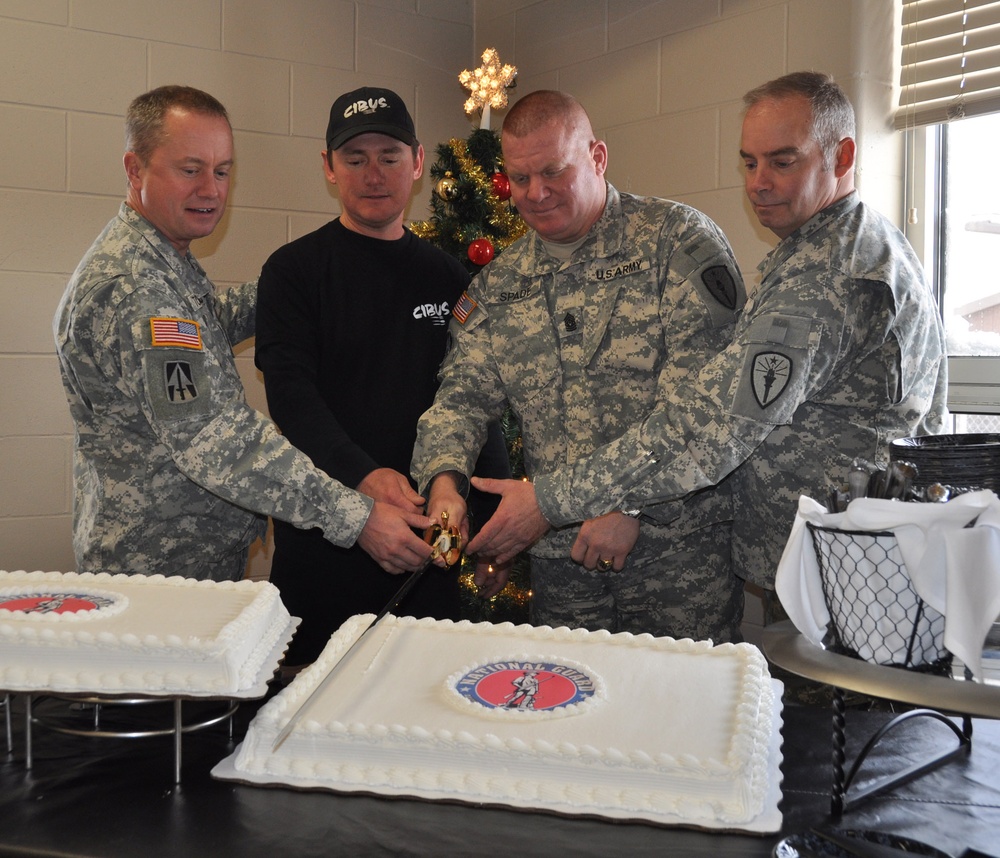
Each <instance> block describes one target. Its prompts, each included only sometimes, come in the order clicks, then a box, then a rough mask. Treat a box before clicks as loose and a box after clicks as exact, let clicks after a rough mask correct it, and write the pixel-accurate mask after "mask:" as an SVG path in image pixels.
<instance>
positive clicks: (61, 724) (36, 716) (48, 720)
mask: <svg viewBox="0 0 1000 858" xmlns="http://www.w3.org/2000/svg"><path fill="white" fill-rule="evenodd" d="M299 622H300V620H299V619H298V618H297V617H292V618H291V619H290V621H289V623H288V626H287V627H286V629H285V631H284V632H283V633H282V634H281V635H280V636H279V638H278V641H277V643H276V644H275V645H274V648H273V649H272V651H271V652H270V653H269V655H268V657H267V658H265V659H264V662H263V664H262V665H261V668H260V670H259V671H258V673H257V676H256V677H255V679H254V682H253V683H252V685H251V686H250V687H248V688H244V689H242V690H240V691H238V692H235V693H232V694H227V695H218V694H191V693H186V692H185V691H184V690H183V689H174V690H165V691H161V692H159V693H152V692H151V693H143V694H137V693H124V694H114V693H108V692H107V690H106V689H100V688H93V689H89V690H81V691H79V692H73V693H67V692H64V691H61V690H55V689H51V688H48V689H47V688H9V689H0V694H5V695H6V697H5V700H6V709H7V737H8V738H7V745H8V751H9V750H10V745H11V727H10V702H9V700H10V693H11V692H12V691H13V692H23V693H24V694H25V730H24V735H25V767H26V768H27V769H29V770H30V769H31V767H32V764H33V738H32V726H33V725H35V724H37V725H39V726H42V727H45V728H47V729H50V730H53V731H55V732H58V733H65V734H68V735H72V736H87V737H90V738H98V739H110V738H114V739H142V738H148V737H151V736H173V737H174V783H177V784H179V783H180V782H181V739H182V737H183V735H184V734H185V733H191V732H194V731H196V730H203V729H205V728H206V727H210V726H212V725H214V724H218V723H220V722H221V721H224V720H226V719H229V737H230V739H232V734H233V722H232V716H233V713H235V712H236V710H237V709H238V708H239V704H240V701H242V700H255V699H258V698H261V697H264V696H265V695H266V694H267V686H268V682H270V680H271V679H272V678H273V676H274V675H275V673H276V672H277V670H278V668H279V667H280V665H281V659H282V658H283V657H284V654H285V650H286V649H287V647H288V643H289V641H291V639H292V635H293V634H294V633H295V630H296V628H297V627H298V625H299ZM42 697H44V698H46V699H53V698H54V699H58V700H62V701H66V702H68V703H70V704H73V703H80V704H85V705H87V706H92V707H93V720H92V723H91V724H90V726H87V727H84V726H82V725H81V726H76V725H67V724H66V723H65V721H64V720H62V719H59V718H57V717H54V716H52V715H51V714H44V713H42V714H40V713H36V712H33V708H34V706H33V704H34V702H35V700H36V698H42ZM185 701H200V702H203V703H218V704H219V706H218V707H211V708H210V711H209V712H207V713H204V714H203V715H201V716H199V717H197V718H195V719H193V720H191V721H189V723H187V724H185V723H184V717H183V704H184V702H185ZM153 703H160V704H167V703H171V704H172V706H173V716H172V718H171V720H170V723H169V724H168V725H166V726H163V727H157V728H152V729H144V730H137V729H132V728H124V729H112V728H109V727H107V725H102V723H101V714H102V710H103V709H104V708H105V707H108V706H117V705H127V706H139V705H148V704H153Z"/></svg>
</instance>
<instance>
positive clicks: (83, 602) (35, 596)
mask: <svg viewBox="0 0 1000 858" xmlns="http://www.w3.org/2000/svg"><path fill="white" fill-rule="evenodd" d="M123 600H124V597H123V596H118V595H116V594H114V593H103V594H96V593H67V592H59V591H51V592H43V591H40V590H35V591H25V590H18V589H9V590H0V611H19V612H21V613H24V614H37V615H47V614H87V613H90V612H93V613H95V614H97V613H99V614H102V615H104V616H106V615H107V612H108V610H109V609H111V608H115V607H118V608H121V607H123V605H122V604H121V602H122V601H123ZM116 613H117V612H116Z"/></svg>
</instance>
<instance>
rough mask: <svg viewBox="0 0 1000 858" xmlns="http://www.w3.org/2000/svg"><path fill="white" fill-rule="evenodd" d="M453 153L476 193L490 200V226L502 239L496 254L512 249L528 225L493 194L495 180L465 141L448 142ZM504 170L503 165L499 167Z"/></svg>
mask: <svg viewBox="0 0 1000 858" xmlns="http://www.w3.org/2000/svg"><path fill="white" fill-rule="evenodd" d="M448 145H449V146H451V149H452V151H453V152H454V153H455V160H456V161H457V162H458V166H459V167H460V168H461V170H462V172H463V173H465V175H467V176H468V177H469V178H470V179H471V180H472V184H473V185H474V186H475V188H476V191H477V192H478V193H479V194H480V196H482V198H483V199H486V200H490V208H491V210H492V212H493V214H492V216H491V217H490V218H489V221H490V224H491V225H492V226H494V227H496V228H497V229H498V230H499V231H500V237H499V238H497V239H496V240H494V241H493V246H494V248H495V249H496V252H497V253H499V252H500V251H501V250H504V249H506V248H507V247H510V245H511V244H513V243H514V242H515V241H517V239H519V238H520V237H521V236H522V235H524V232H525V230H526V229H527V228H528V227H527V225H526V224H525V223H524V221H523V220H521V218H520V217H518V215H517V212H516V211H515V210H514V207H513V206H510V205H506V204H504V202H503V201H502V200H501V199H500V198H499V197H498V196H497V195H496V194H495V193H493V180H492V178H491V177H489V176H487V175H486V173H485V172H484V171H483V168H482V167H480V166H479V164H477V163H476V162H475V160H474V159H473V158H470V157H469V151H468V146H467V145H466V142H465V141H464V140H459V139H457V138H452V139H451V140H449V141H448ZM498 168H500V169H502V165H498Z"/></svg>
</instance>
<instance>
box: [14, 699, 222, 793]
mask: <svg viewBox="0 0 1000 858" xmlns="http://www.w3.org/2000/svg"><path fill="white" fill-rule="evenodd" d="M41 699H54V700H59V701H63V702H66V703H80V704H85V705H87V706H90V707H92V711H93V720H92V722H91V725H90V726H89V727H83V726H79V727H74V726H70V725H67V724H66V723H65V721H64V720H63V719H61V718H59V717H57V716H54V715H51V714H39V713H37V712H35V711H34V703H35V700H36V697H35V695H32V694H28V695H25V719H24V761H25V768H26V769H28V770H29V771H30V769H31V767H32V764H33V740H32V725H34V724H38V725H40V726H43V727H45V728H47V729H49V730H54V731H55V732H57V733H63V734H65V735H69V736H89V737H90V738H96V739H144V738H148V737H151V736H173V737H174V783H176V784H179V783H180V782H181V738H182V736H183V735H184V734H185V733H192V732H194V731H196V730H203V729H205V728H206V727H211V726H212V725H214V724H218V723H220V722H221V721H224V720H226V719H229V738H230V739H232V738H233V718H232V716H233V713H235V712H236V710H237V709H238V708H239V705H240V704H239V700H236V699H233V698H230V697H218V698H205V697H197V698H193V697H181V696H170V697H153V696H142V695H122V696H120V697H119V696H100V697H98V696H94V695H91V694H58V695H45V697H44V698H41ZM185 700H198V701H204V702H213V703H215V702H217V703H219V707H214V708H213V709H212V710H211V711H210V712H209V713H207V714H205V715H203V716H201V717H198V718H197V719H195V720H192V721H190V722H189V723H187V724H185V723H184V717H183V703H184V701H185ZM157 703H158V704H167V703H169V704H172V709H173V718H172V721H171V723H170V725H169V726H165V727H161V728H152V729H146V730H138V729H134V728H121V729H117V728H114V727H110V726H108V725H107V724H103V725H102V723H101V714H102V711H103V709H104V708H105V707H110V706H140V705H149V704H157Z"/></svg>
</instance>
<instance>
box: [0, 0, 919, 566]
mask: <svg viewBox="0 0 1000 858" xmlns="http://www.w3.org/2000/svg"><path fill="white" fill-rule="evenodd" d="M895 5H896V4H895V2H894V0H661V2H651V1H650V2H646V0H538V2H533V0H477V2H475V3H473V2H471V0H466V1H465V2H462V0H396V2H389V0H384V2H379V0H358V2H347V0H281V2H274V0H225V2H223V0H168V2H164V0H158V2H153V0H0V57H3V60H2V73H0V142H2V143H3V150H4V157H3V158H2V159H0V390H2V391H3V403H2V407H0V568H7V569H11V568H29V569H31V568H44V569H71V568H72V567H73V556H72V550H71V546H70V514H71V498H72V485H71V473H70V451H71V445H72V437H71V433H72V427H71V424H70V421H69V418H68V415H67V410H66V405H65V401H64V398H63V394H62V389H61V386H60V382H59V377H58V371H57V368H56V361H55V358H54V357H53V355H52V337H51V331H50V325H51V317H52V313H53V311H54V309H55V305H56V302H57V301H58V298H59V296H60V294H61V292H62V289H63V286H64V284H65V282H66V278H67V276H68V275H69V274H70V272H71V271H72V270H73V268H74V267H75V266H76V263H77V261H78V260H79V258H80V257H81V255H82V254H83V252H84V251H85V250H86V248H87V247H88V245H89V244H90V242H91V241H92V240H93V238H94V237H95V236H96V235H97V233H98V232H99V231H100V229H101V228H102V227H103V226H104V224H105V223H106V221H107V220H108V219H109V218H110V217H111V216H112V215H113V214H114V212H115V211H116V209H117V207H118V204H119V201H120V199H121V196H122V192H123V188H124V182H123V175H122V171H121V149H122V142H121V140H122V116H123V113H124V109H125V107H126V105H127V103H128V101H129V100H130V99H131V98H132V97H133V96H135V95H136V94H138V93H139V92H142V91H144V90H145V89H148V88H150V87H152V86H156V85H159V84H163V83H168V82H170V83H189V84H192V85H195V86H199V87H201V88H204V89H207V90H208V91H210V92H212V93H213V94H214V95H216V96H218V97H219V98H220V99H221V100H222V101H223V102H224V103H225V104H226V105H227V107H228V108H229V110H230V112H231V114H232V118H233V123H234V126H235V128H236V147H237V159H238V167H237V172H236V184H235V187H234V189H233V193H232V195H231V197H230V200H231V203H230V211H229V213H228V214H227V216H226V218H225V220H224V221H223V223H222V225H221V226H220V228H219V230H218V231H217V232H216V234H215V235H214V236H213V237H212V238H211V239H208V240H206V241H203V242H201V243H200V245H198V246H196V253H197V255H198V257H199V258H200V259H201V261H202V262H203V264H204V265H205V267H206V268H207V270H208V271H209V274H210V275H211V276H212V277H213V279H215V280H216V282H217V283H219V284H220V285H225V284H229V283H233V282H238V281H240V280H243V279H248V278H252V277H254V276H255V275H256V273H257V271H258V269H259V267H260V264H261V263H262V262H263V261H264V258H265V257H266V255H267V254H268V253H269V252H270V250H272V249H273V248H275V247H277V246H279V245H280V244H282V243H283V242H285V241H287V240H288V239H290V238H293V237H295V236H298V235H301V234H303V233H304V232H306V231H308V230H310V229H313V228H315V227H316V226H318V225H319V224H321V223H323V222H324V221H325V220H326V219H328V216H329V214H330V213H332V212H335V211H336V200H335V198H334V197H333V196H331V195H330V193H329V192H328V191H327V189H326V187H325V185H324V182H323V179H322V175H321V173H320V169H319V155H318V152H319V150H320V149H321V148H322V135H323V131H324V129H325V125H326V117H327V111H328V110H329V105H330V101H331V100H332V98H333V97H334V96H335V95H337V94H339V93H340V92H342V91H343V90H346V89H348V88H350V87H352V86H355V85H361V84H363V83H376V84H381V85H386V86H390V87H392V88H394V89H396V90H397V91H399V92H400V93H401V94H403V95H404V97H405V98H406V99H407V100H408V101H409V102H410V104H411V107H412V109H413V112H414V115H415V119H416V122H417V128H418V133H419V135H420V137H421V139H422V141H423V142H424V145H425V146H426V148H427V150H428V155H429V158H430V159H431V160H432V159H433V151H434V147H435V146H436V145H437V143H439V142H442V141H444V140H447V139H448V138H449V137H453V136H465V135H466V134H467V133H468V130H469V127H470V126H469V122H468V120H467V119H466V117H465V115H464V114H463V113H462V107H461V106H462V102H463V101H464V97H465V93H464V91H463V90H462V89H461V87H460V86H459V85H458V83H457V74H458V72H459V71H461V70H462V69H463V68H469V67H473V66H475V65H478V63H479V56H480V54H481V53H482V50H483V49H484V48H486V47H495V48H497V49H498V50H499V52H500V56H501V59H502V60H503V61H505V62H511V63H514V64H515V65H517V66H518V69H519V72H520V73H519V76H518V85H517V89H516V90H514V95H515V96H516V94H517V93H524V92H529V91H531V90H532V89H537V88H540V87H551V88H559V89H565V90H567V91H569V92H572V93H573V94H574V95H576V96H577V97H578V98H579V99H580V100H581V101H582V102H583V103H584V105H585V106H586V107H587V108H588V110H589V111H590V113H591V116H592V119H593V121H594V124H595V126H596V127H597V129H598V133H599V134H600V135H601V136H602V137H603V138H604V139H606V140H607V141H608V144H609V147H610V153H611V161H610V164H611V166H610V171H609V176H610V179H611V181H613V182H614V183H615V184H616V185H617V186H618V187H619V188H620V189H622V190H627V191H633V192H636V193H644V194H656V195H660V196H666V197H671V198H674V199H678V200H681V201H683V202H687V203H690V204H692V205H694V206H696V207H698V208H701V209H702V210H704V211H705V212H707V213H708V214H709V215H710V216H712V217H713V218H714V219H715V220H716V221H717V222H718V223H719V225H720V226H721V227H722V228H723V229H724V230H725V232H726V234H727V235H728V236H729V238H730V240H731V241H732V243H733V246H734V248H735V250H736V254H737V257H738V259H739V260H740V264H741V267H742V268H743V270H744V272H745V273H746V275H747V277H748V280H750V281H752V280H753V274H754V270H755V268H756V265H757V263H758V262H759V260H760V259H761V258H762V257H763V255H764V254H765V253H766V252H767V250H768V249H769V247H770V246H771V240H770V237H769V235H768V234H767V233H766V232H764V231H763V230H761V229H760V228H759V227H757V226H756V224H755V222H754V221H753V219H752V217H751V216H750V213H749V210H748V209H747V206H746V204H745V202H744V197H743V192H742V186H741V181H742V179H741V174H740V161H739V158H738V156H737V150H738V145H739V122H740V98H741V96H742V94H743V92H744V91H746V90H747V89H749V88H750V87H752V86H754V85H756V84H758V83H761V82H763V81H764V80H767V79H769V78H771V77H774V76H777V75H779V74H783V73H785V72H787V71H793V70H797V69H802V68H816V69H824V70H827V71H830V72H831V73H833V74H834V75H836V76H837V77H838V79H840V80H841V82H842V83H844V85H845V86H846V88H847V89H848V91H849V93H850V94H851V95H852V97H853V98H854V100H855V103H856V107H857V108H858V115H859V125H860V132H859V144H860V153H861V155H860V161H861V166H862V171H861V179H860V183H861V187H862V190H863V192H864V193H865V196H866V197H867V198H868V200H869V201H871V202H873V203H874V204H875V205H877V206H879V207H880V208H882V210H883V211H885V212H886V213H887V214H889V215H890V216H891V217H894V218H896V216H897V209H898V208H899V196H900V194H899V188H900V185H901V182H900V178H899V169H898V157H897V155H898V152H897V150H898V139H897V137H896V136H895V135H893V134H892V133H891V132H890V131H889V115H890V111H891V89H892V84H891V82H892V69H893V57H894V55H895V50H894V39H895V35H894V33H895V28H894V22H895V21H896V20H897V18H898V13H897V11H896V9H895ZM498 121H499V117H497V118H496V122H495V123H494V124H497V123H498ZM429 195H430V184H429V182H428V180H427V178H426V177H425V179H424V180H423V182H422V183H421V185H420V187H419V188H418V190H417V197H416V200H417V202H416V203H415V204H414V206H413V210H412V211H411V212H410V216H411V217H414V218H419V217H422V216H423V215H424V213H425V211H426V202H425V201H426V200H428V199H429ZM240 361H241V365H242V368H243V374H244V379H245V380H246V383H247V387H248V393H249V396H250V399H251V401H252V402H253V403H254V404H255V405H257V406H258V407H263V395H262V388H261V385H260V384H259V381H258V379H257V377H256V373H255V371H254V369H253V365H252V359H251V357H250V351H249V349H247V348H246V347H245V348H244V350H243V351H242V352H241V356H240ZM266 571H267V558H266V556H264V557H262V556H258V557H256V558H255V560H254V566H253V574H256V575H260V574H266Z"/></svg>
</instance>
